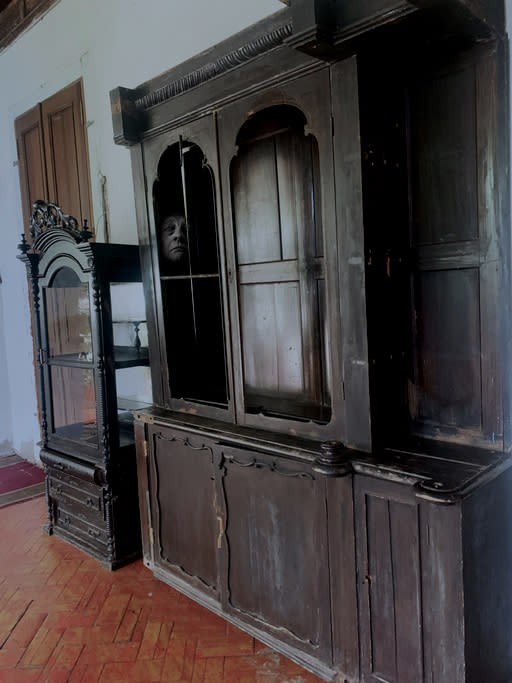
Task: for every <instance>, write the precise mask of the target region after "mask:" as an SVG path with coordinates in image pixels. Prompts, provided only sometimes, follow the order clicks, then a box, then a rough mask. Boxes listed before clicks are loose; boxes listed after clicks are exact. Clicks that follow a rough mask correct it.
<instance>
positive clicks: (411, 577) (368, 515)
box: [356, 480, 423, 683]
mask: <svg viewBox="0 0 512 683" xmlns="http://www.w3.org/2000/svg"><path fill="white" fill-rule="evenodd" d="M397 491H398V489H397V488H396V487H393V486H392V485H391V486H389V485H388V488H386V485H385V484H382V482H378V483H375V484H368V483H366V482H365V481H364V480H363V482H361V481H359V482H358V483H357V485H356V510H357V511H358V513H359V525H360V527H359V529H358V549H357V555H358V560H357V561H358V571H359V575H360V579H361V583H362V590H361V595H360V618H361V652H362V661H361V666H362V673H363V680H365V681H386V682H388V683H407V682H410V681H422V680H423V635H422V612H421V608H422V606H421V565H420V559H421V553H420V528H419V512H418V505H417V504H416V502H414V500H408V499H407V498H406V497H402V496H401V495H400V493H397Z"/></svg>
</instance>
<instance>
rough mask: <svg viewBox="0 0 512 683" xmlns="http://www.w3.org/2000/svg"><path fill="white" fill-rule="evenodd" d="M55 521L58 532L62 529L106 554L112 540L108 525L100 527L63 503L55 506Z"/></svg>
mask: <svg viewBox="0 0 512 683" xmlns="http://www.w3.org/2000/svg"><path fill="white" fill-rule="evenodd" d="M53 521H54V525H55V528H56V530H58V529H61V530H62V531H65V532H66V533H67V534H70V535H72V536H75V537H77V538H79V539H81V540H82V541H83V542H85V544H86V545H90V546H92V547H93V548H95V549H97V551H98V552H100V553H102V554H105V552H106V549H107V546H108V543H109V538H110V536H109V533H108V531H107V528H106V525H104V526H99V525H96V524H94V523H92V522H90V521H87V520H86V519H83V518H82V517H80V516H79V515H78V514H77V511H76V510H75V509H72V508H70V507H68V506H67V505H66V504H65V503H63V502H62V501H57V502H56V504H55V507H54V520H53Z"/></svg>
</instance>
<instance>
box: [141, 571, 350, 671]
mask: <svg viewBox="0 0 512 683" xmlns="http://www.w3.org/2000/svg"><path fill="white" fill-rule="evenodd" d="M144 564H145V565H146V567H148V569H151V571H152V572H153V574H154V576H155V578H156V579H159V580H160V581H163V582H164V583H166V584H167V585H168V586H170V587H171V588H174V589H175V590H177V591H178V592H180V593H183V595H186V596H187V598H190V599H191V600H194V602H197V603H198V604H199V605H201V606H202V607H205V608H206V609H209V610H210V611H211V612H213V613H214V614H216V615H217V616H219V617H222V619H225V620H226V621H229V623H230V624H233V625H234V626H237V627H238V628H239V629H241V630H242V631H245V633H248V634H249V635H250V636H252V637H253V638H256V639H257V640H259V641H260V642H262V643H263V644H264V645H268V647H270V648H272V649H273V650H275V651H276V652H279V654H282V655H284V656H285V657H288V658H289V659H291V660H292V661H293V662H295V663H296V664H298V665H299V666H302V667H303V668H304V669H307V670H308V671H311V673H314V674H315V675H316V676H320V678H323V679H324V680H325V681H332V683H357V681H356V679H351V678H347V677H346V676H344V675H343V674H340V673H339V672H338V673H337V672H336V671H334V669H331V668H329V667H327V666H325V664H323V663H322V662H320V661H318V660H317V659H314V658H313V657H309V656H308V655H306V654H304V652H301V651H300V650H297V649H296V648H294V647H291V646H290V645H287V644H284V643H283V642H282V641H281V640H278V639H277V638H274V637H273V636H271V635H269V634H268V633H266V632H265V631H262V630H260V629H259V628H257V627H256V626H253V625H252V624H248V623H247V622H246V621H244V620H243V619H240V618H239V617H237V616H236V615H233V614H230V613H229V612H226V611H224V610H223V609H222V607H221V606H220V605H219V603H218V602H217V601H216V600H212V598H211V597H210V596H209V595H206V594H205V593H203V592H202V591H199V590H197V589H196V588H195V587H193V586H191V585H190V584H189V583H187V582H186V581H184V580H182V579H180V578H179V577H177V576H173V575H171V574H170V573H169V572H167V571H164V570H161V569H159V568H158V567H151V566H150V564H149V563H148V562H145V563H144Z"/></svg>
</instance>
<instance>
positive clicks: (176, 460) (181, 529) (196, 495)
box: [150, 430, 217, 591]
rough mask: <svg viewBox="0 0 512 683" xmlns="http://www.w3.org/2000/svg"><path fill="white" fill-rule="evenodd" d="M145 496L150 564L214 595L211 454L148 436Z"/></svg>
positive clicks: (175, 439) (189, 440)
mask: <svg viewBox="0 0 512 683" xmlns="http://www.w3.org/2000/svg"><path fill="white" fill-rule="evenodd" d="M151 458H152V462H151V466H150V490H151V497H152V500H153V505H154V510H153V519H154V520H155V564H156V565H157V566H158V565H160V567H162V568H164V569H171V570H174V571H175V572H178V573H181V572H182V573H184V574H186V575H187V576H188V577H192V578H193V579H195V580H196V581H197V582H198V583H199V585H201V586H202V587H203V588H208V589H210V590H213V591H215V590H216V584H217V560H216V552H217V551H216V517H215V512H214V511H215V485H214V469H213V462H212V458H213V455H212V450H211V448H210V447H209V445H205V444H204V443H203V442H202V441H201V440H199V439H197V438H194V437H187V436H185V437H184V436H182V435H180V434H175V433H174V432H170V431H167V430H166V431H165V432H164V431H155V432H153V434H152V455H151Z"/></svg>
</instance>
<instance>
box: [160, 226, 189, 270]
mask: <svg viewBox="0 0 512 683" xmlns="http://www.w3.org/2000/svg"><path fill="white" fill-rule="evenodd" d="M160 239H161V242H162V255H163V257H164V258H165V259H167V260H168V261H171V262H172V263H181V262H182V261H183V260H184V259H185V257H186V255H187V252H188V241H187V222H186V220H185V217H184V216H181V215H172V216H167V218H165V219H164V221H163V223H162V227H161V234H160Z"/></svg>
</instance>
